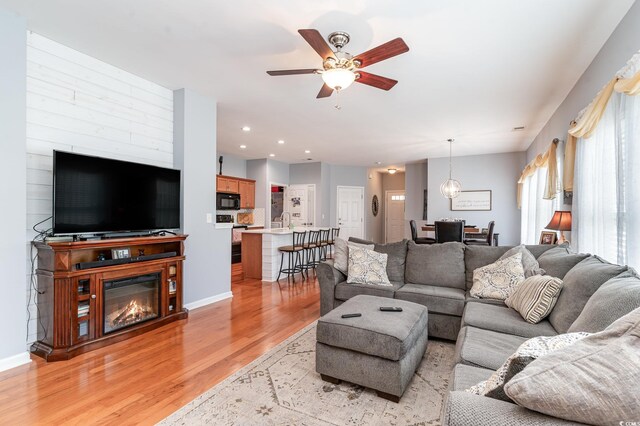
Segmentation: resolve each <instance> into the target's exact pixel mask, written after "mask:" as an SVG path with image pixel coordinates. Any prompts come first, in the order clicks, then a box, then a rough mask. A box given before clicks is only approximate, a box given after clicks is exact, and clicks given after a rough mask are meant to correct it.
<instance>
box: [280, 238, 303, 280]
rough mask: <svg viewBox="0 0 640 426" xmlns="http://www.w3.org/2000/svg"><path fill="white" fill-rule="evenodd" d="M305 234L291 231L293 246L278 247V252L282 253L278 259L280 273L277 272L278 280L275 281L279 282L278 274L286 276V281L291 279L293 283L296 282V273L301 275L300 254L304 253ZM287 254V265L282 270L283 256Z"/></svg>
mask: <svg viewBox="0 0 640 426" xmlns="http://www.w3.org/2000/svg"><path fill="white" fill-rule="evenodd" d="M306 235H307V233H306V231H305V232H296V231H293V245H290V246H282V247H278V251H279V252H280V253H282V257H281V258H280V271H279V272H278V278H277V279H276V281H280V274H282V273H285V274H287V280H289V277H293V281H294V282H295V281H296V278H295V275H294V274H296V273H298V272H300V273H302V256H301V255H302V254H303V252H304V240H305V237H306ZM285 253H288V254H289V264H288V265H287V267H286V268H283V264H284V255H285Z"/></svg>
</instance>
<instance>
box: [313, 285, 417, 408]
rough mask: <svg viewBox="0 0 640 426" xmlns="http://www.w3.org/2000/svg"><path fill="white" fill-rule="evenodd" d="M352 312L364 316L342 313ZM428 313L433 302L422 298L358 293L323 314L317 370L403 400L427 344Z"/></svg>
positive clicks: (332, 379)
mask: <svg viewBox="0 0 640 426" xmlns="http://www.w3.org/2000/svg"><path fill="white" fill-rule="evenodd" d="M380 306H399V307H401V308H402V309H403V311H402V312H382V311H380ZM350 313H361V314H362V316H361V317H357V318H341V316H342V315H343V314H350ZM427 319H428V312H427V308H426V307H425V306H423V305H418V304H417V303H413V302H407V301H404V300H397V299H389V298H386V297H376V296H365V295H360V296H355V297H353V298H351V299H349V300H347V301H346V302H345V303H343V304H342V305H340V306H338V307H337V308H336V309H334V310H333V311H331V312H329V313H328V314H326V315H325V316H323V317H322V318H320V319H319V320H318V327H317V337H316V339H317V343H316V371H317V372H318V373H320V375H321V376H322V379H323V380H325V381H328V382H332V383H337V382H339V381H340V380H346V381H348V382H351V383H355V384H358V385H361V386H365V387H368V388H372V389H375V390H376V391H377V393H378V396H381V397H383V398H386V399H389V400H391V401H394V402H398V401H400V397H401V396H402V394H403V393H404V390H405V389H406V388H407V385H408V384H409V382H410V381H411V378H412V377H413V373H414V372H415V371H416V368H418V365H419V364H420V361H422V357H423V356H424V352H425V350H426V349H427V337H428V336H427V334H428V333H427Z"/></svg>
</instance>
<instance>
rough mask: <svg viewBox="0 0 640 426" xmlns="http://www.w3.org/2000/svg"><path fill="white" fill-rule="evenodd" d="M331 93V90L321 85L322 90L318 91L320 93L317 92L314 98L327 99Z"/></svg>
mask: <svg viewBox="0 0 640 426" xmlns="http://www.w3.org/2000/svg"><path fill="white" fill-rule="evenodd" d="M332 93H333V89H332V88H331V87H329V86H327V85H326V84H323V85H322V89H320V92H318V96H316V99H320V98H328V97H329V96H331V94H332Z"/></svg>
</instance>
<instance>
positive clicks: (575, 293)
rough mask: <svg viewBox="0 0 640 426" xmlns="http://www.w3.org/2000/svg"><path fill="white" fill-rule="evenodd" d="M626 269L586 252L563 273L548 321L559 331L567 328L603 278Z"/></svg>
mask: <svg viewBox="0 0 640 426" xmlns="http://www.w3.org/2000/svg"><path fill="white" fill-rule="evenodd" d="M627 269H628V267H626V266H620V265H614V264H612V263H609V262H607V261H606V260H604V259H601V258H600V257H598V256H589V257H588V258H586V259H585V260H583V261H582V262H580V263H578V264H577V265H576V266H574V267H573V268H571V270H570V271H569V272H567V275H565V277H564V279H563V280H562V281H563V282H564V284H563V287H562V293H560V296H559V297H558V302H557V303H556V306H555V307H554V308H553V311H551V313H550V314H549V322H550V323H551V325H552V326H553V328H555V329H556V331H557V332H558V333H566V332H567V331H569V327H571V324H573V322H574V321H575V320H576V319H578V316H579V315H580V313H581V312H582V309H584V306H585V305H586V304H587V301H588V300H589V298H591V296H593V293H595V292H596V290H597V289H598V288H599V287H600V286H601V285H602V284H604V283H605V282H607V281H609V280H610V279H611V278H613V277H617V276H618V275H620V274H621V273H623V272H625V271H626V270H627Z"/></svg>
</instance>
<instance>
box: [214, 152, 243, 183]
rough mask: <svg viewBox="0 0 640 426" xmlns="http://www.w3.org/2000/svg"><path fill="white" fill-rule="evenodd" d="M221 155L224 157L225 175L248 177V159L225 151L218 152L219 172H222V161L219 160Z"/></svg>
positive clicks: (223, 167)
mask: <svg viewBox="0 0 640 426" xmlns="http://www.w3.org/2000/svg"><path fill="white" fill-rule="evenodd" d="M221 155H222V156H223V157H224V163H222V172H223V174H224V175H225V176H234V177H241V178H246V177H247V160H245V159H244V158H240V157H236V156H235V155H232V154H227V153H224V152H218V153H217V154H216V159H215V161H216V171H217V172H218V173H220V163H219V162H218V159H219V158H220V156H221Z"/></svg>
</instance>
